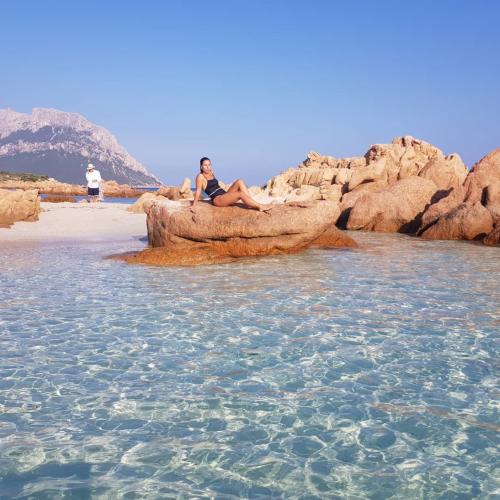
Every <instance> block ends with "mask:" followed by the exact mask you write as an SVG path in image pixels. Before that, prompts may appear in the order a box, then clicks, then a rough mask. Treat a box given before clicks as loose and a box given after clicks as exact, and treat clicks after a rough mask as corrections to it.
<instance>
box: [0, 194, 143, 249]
mask: <svg viewBox="0 0 500 500" xmlns="http://www.w3.org/2000/svg"><path fill="white" fill-rule="evenodd" d="M41 207H42V212H41V213H40V215H39V220H38V221H36V222H16V223H15V224H14V225H13V226H12V227H11V228H10V229H0V244H1V243H2V242H5V241H10V242H46V243H48V242H57V241H68V240H71V241H86V242H89V241H114V240H117V241H124V240H125V241H126V240H134V241H136V240H138V239H142V238H146V236H147V231H146V214H134V213H130V212H127V208H128V207H130V205H128V204H121V203H96V204H87V203H43V202H42V203H41Z"/></svg>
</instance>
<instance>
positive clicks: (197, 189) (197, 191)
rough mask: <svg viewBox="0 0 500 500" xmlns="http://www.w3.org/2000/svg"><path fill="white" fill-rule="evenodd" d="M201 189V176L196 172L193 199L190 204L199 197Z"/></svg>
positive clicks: (194, 202) (192, 204) (193, 203)
mask: <svg viewBox="0 0 500 500" xmlns="http://www.w3.org/2000/svg"><path fill="white" fill-rule="evenodd" d="M202 189H203V176H202V175H201V174H198V175H197V176H196V191H195V193H194V200H193V202H192V203H191V206H194V205H195V204H196V203H197V202H198V200H199V199H200V196H201V190H202Z"/></svg>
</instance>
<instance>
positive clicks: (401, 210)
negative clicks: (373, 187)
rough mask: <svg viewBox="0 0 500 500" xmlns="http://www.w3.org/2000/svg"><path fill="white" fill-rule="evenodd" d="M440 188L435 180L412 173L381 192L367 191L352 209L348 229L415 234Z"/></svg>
mask: <svg viewBox="0 0 500 500" xmlns="http://www.w3.org/2000/svg"><path fill="white" fill-rule="evenodd" d="M436 190H437V188H436V185H435V184H434V183H433V182H432V181H430V180H428V179H423V178H421V177H416V176H411V177H407V178H405V179H402V180H399V181H397V182H396V183H395V184H393V185H392V186H389V187H387V188H385V189H382V190H381V191H377V192H374V193H368V194H364V195H362V196H361V197H359V198H358V199H357V200H356V202H355V203H354V205H353V206H352V208H351V210H350V212H349V215H348V219H347V229H364V230H369V231H380V232H398V231H399V232H404V233H414V232H416V230H417V229H418V228H419V227H420V220H419V218H420V217H421V215H422V213H423V212H424V210H425V208H426V207H427V206H428V205H429V204H430V203H431V200H432V197H433V195H434V194H435V193H436Z"/></svg>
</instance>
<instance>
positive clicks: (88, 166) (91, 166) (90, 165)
mask: <svg viewBox="0 0 500 500" xmlns="http://www.w3.org/2000/svg"><path fill="white" fill-rule="evenodd" d="M93 168H95V167H94V165H92V163H89V164H88V165H87V170H92V169H93Z"/></svg>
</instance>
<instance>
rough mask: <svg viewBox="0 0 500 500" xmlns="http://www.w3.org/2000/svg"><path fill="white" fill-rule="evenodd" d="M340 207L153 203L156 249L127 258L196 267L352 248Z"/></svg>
mask: <svg viewBox="0 0 500 500" xmlns="http://www.w3.org/2000/svg"><path fill="white" fill-rule="evenodd" d="M338 211H339V208H338V203H335V202H331V201H326V200H325V201H317V202H307V203H303V202H301V203H297V202H295V203H288V204H283V205H276V206H275V207H273V208H272V210H271V211H269V212H258V211H256V210H250V209H247V208H244V207H243V206H230V207H214V206H213V205H212V204H211V203H208V202H207V203H206V202H199V203H198V204H197V205H196V206H195V207H191V206H190V204H185V203H184V202H177V203H176V202H172V201H169V200H165V201H153V202H152V203H150V205H149V207H148V208H147V215H148V216H147V227H148V240H149V244H150V245H151V247H152V248H149V249H146V250H144V251H142V252H139V253H137V254H133V255H129V256H126V257H125V260H127V261H128V262H131V263H146V264H155V265H197V264H208V263H217V262H219V263H220V262H229V261H232V260H235V259H237V258H240V257H250V256H260V255H277V254H286V253H295V252H300V251H302V250H304V249H306V248H308V247H317V248H337V247H353V246H356V243H355V242H354V240H353V239H352V238H350V237H349V236H348V235H346V234H344V233H342V232H341V231H340V230H338V229H337V228H335V226H334V223H333V222H332V221H334V220H336V218H337V217H338Z"/></svg>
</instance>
